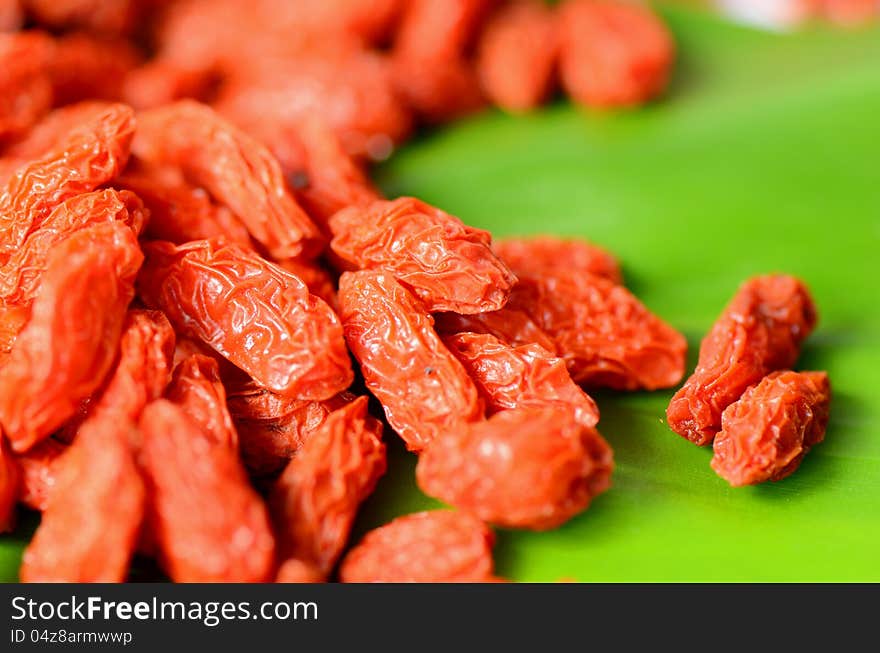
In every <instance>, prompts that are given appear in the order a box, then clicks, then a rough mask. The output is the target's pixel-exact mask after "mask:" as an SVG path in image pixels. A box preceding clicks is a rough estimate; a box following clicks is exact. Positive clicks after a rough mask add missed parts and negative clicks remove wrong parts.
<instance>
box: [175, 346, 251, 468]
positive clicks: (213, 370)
mask: <svg viewBox="0 0 880 653" xmlns="http://www.w3.org/2000/svg"><path fill="white" fill-rule="evenodd" d="M165 397H166V398H168V399H170V400H171V401H173V402H174V403H175V404H177V405H178V406H180V407H181V408H183V409H184V411H185V412H186V414H187V416H188V417H189V418H190V419H191V420H192V421H194V422H195V423H196V424H197V425H198V426H199V427H200V428H201V429H202V432H203V433H204V434H205V435H207V436H208V437H209V438H211V440H212V441H214V442H215V443H217V444H223V445H226V446H228V447H230V448H231V449H233V450H234V451H237V450H238V434H237V433H236V430H235V426H234V425H233V424H232V417H230V415H229V409H228V408H227V407H226V390H225V389H224V388H223V383H222V382H221V381H220V368H219V367H218V365H217V361H215V360H214V359H213V358H208V357H207V356H201V355H199V354H194V355H192V356H190V357H189V358H187V359H185V360H183V361H181V362H180V363H178V364H177V366H176V367H175V368H174V374H173V376H172V377H171V383H170V384H169V386H168V388H167V389H166V391H165Z"/></svg>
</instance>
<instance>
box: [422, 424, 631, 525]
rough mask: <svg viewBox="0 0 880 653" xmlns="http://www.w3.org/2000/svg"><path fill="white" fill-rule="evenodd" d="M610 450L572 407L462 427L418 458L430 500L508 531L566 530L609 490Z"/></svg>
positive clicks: (435, 440) (423, 483)
mask: <svg viewBox="0 0 880 653" xmlns="http://www.w3.org/2000/svg"><path fill="white" fill-rule="evenodd" d="M613 466H614V465H613V462H612V453H611V448H610V447H609V446H608V444H607V443H606V442H605V440H604V439H602V436H600V435H599V433H598V432H597V431H596V430H595V429H594V428H591V427H586V426H584V425H582V424H579V423H578V422H577V421H576V420H575V417H574V414H573V411H571V410H570V409H565V408H559V407H554V408H516V409H512V410H505V411H501V412H499V413H496V414H495V415H493V416H492V417H490V418H489V419H488V420H486V421H483V422H476V423H473V424H461V425H459V426H458V427H457V428H455V429H452V430H450V431H448V432H447V433H445V434H443V435H442V436H438V437H436V438H435V439H434V440H432V441H431V443H430V444H429V445H428V446H427V448H426V449H425V450H424V451H423V452H422V454H421V456H419V462H418V465H417V466H416V481H417V482H418V485H419V487H420V488H421V489H422V491H423V492H425V493H426V494H428V495H430V496H432V497H436V498H437V499H440V500H441V501H443V502H445V503H448V504H450V505H453V506H455V507H456V508H459V509H461V510H464V511H467V512H470V513H471V514H473V515H476V516H477V517H479V518H480V519H482V520H483V521H486V522H489V523H492V524H497V525H498V526H502V527H505V528H528V529H532V530H547V529H550V528H556V527H557V526H560V525H561V524H563V523H565V522H566V521H568V520H569V519H571V518H572V517H574V516H575V515H577V514H578V513H580V512H582V511H583V510H585V509H586V508H587V506H588V505H589V504H590V500H591V499H592V498H593V497H595V496H596V495H597V494H600V493H602V492H604V491H605V490H607V489H608V487H609V486H610V478H611V471H612V469H613Z"/></svg>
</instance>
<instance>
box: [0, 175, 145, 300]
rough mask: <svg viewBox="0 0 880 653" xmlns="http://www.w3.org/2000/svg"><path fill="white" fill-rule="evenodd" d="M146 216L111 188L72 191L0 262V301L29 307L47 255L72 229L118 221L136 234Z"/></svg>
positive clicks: (127, 195) (137, 201) (137, 204)
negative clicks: (79, 192) (81, 192)
mask: <svg viewBox="0 0 880 653" xmlns="http://www.w3.org/2000/svg"><path fill="white" fill-rule="evenodd" d="M146 220H147V213H146V212H145V211H144V206H143V204H142V203H141V201H140V199H138V197H137V196H135V195H134V194H133V193H130V192H128V191H121V192H117V191H115V190H112V189H108V190H101V191H94V192H92V193H83V194H82V195H75V196H74V197H71V198H70V199H67V200H65V201H64V202H62V203H61V204H59V205H58V206H56V207H55V209H53V210H52V212H51V213H50V214H49V215H48V216H47V217H46V219H45V220H44V221H43V223H42V224H41V225H40V227H39V228H38V229H36V230H35V231H32V232H31V233H30V234H29V235H28V236H27V238H26V239H25V241H24V243H23V244H22V246H21V248H20V249H18V250H16V251H14V252H12V255H11V256H10V257H9V259H8V260H7V261H6V264H5V265H3V266H0V305H2V306H3V307H4V308H5V307H8V306H13V305H19V306H26V307H29V306H30V304H31V302H33V300H34V297H35V296H36V293H37V289H38V287H39V283H40V279H41V277H42V275H43V273H44V272H45V270H46V264H47V261H48V258H49V256H50V254H51V252H52V250H53V248H54V247H55V245H57V244H58V243H59V242H61V241H63V240H64V239H65V238H67V237H69V236H70V235H71V234H72V233H74V232H76V231H78V230H80V229H84V228H86V227H91V226H94V225H99V224H108V223H114V222H119V223H122V224H126V225H128V226H129V227H131V229H132V231H133V232H134V233H135V235H138V234H139V233H140V232H141V230H142V229H143V227H144V223H145V222H146Z"/></svg>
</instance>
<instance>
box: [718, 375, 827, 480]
mask: <svg viewBox="0 0 880 653" xmlns="http://www.w3.org/2000/svg"><path fill="white" fill-rule="evenodd" d="M830 402H831V386H830V384H829V382H828V375H827V374H825V372H790V371H784V372H773V373H772V374H768V375H767V376H765V377H764V378H763V379H762V380H761V382H760V383H758V384H757V385H755V386H752V387H751V388H749V389H748V390H746V391H745V393H743V396H742V397H740V399H739V400H738V401H736V402H734V403H732V404H730V406H728V407H727V408H726V409H725V410H724V413H723V415H722V417H721V431H720V432H719V433H718V435H717V436H716V437H715V442H714V445H713V448H714V450H715V455H714V456H713V458H712V469H714V470H715V471H716V472H717V473H718V475H719V476H721V477H722V478H723V479H725V480H726V481H727V482H728V483H730V484H731V485H732V486H734V487H739V486H742V485H754V484H756V483H763V482H764V481H778V480H780V479H783V478H785V477H786V476H788V475H790V474H792V473H793V472H794V471H795V470H796V469H797V468H798V466H800V464H801V460H803V457H804V456H805V455H806V454H807V452H808V451H809V450H810V449H811V448H813V447H814V446H815V445H817V444H819V443H820V442H821V441H822V440H823V439H824V438H825V427H826V425H827V424H828V410H829V405H830Z"/></svg>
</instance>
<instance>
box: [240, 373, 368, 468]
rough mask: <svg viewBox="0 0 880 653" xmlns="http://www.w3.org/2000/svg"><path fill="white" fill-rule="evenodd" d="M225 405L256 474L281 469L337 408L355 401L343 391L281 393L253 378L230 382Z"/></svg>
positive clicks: (244, 455) (243, 454)
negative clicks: (305, 395)
mask: <svg viewBox="0 0 880 653" xmlns="http://www.w3.org/2000/svg"><path fill="white" fill-rule="evenodd" d="M227 389H228V392H227V398H226V405H227V407H228V408H229V413H230V415H231V416H232V420H233V423H234V424H235V428H236V430H237V432H238V437H239V446H240V450H241V459H242V462H244V464H245V466H246V467H247V469H248V471H249V472H250V473H251V474H253V475H254V476H268V475H270V474H273V473H275V472H278V471H280V470H281V469H283V468H284V466H285V465H287V462H288V461H289V460H290V459H291V458H292V457H293V456H294V455H295V454H296V452H297V451H299V449H300V448H301V447H302V446H303V444H304V443H305V442H306V441H307V440H308V439H309V438H310V437H311V436H312V434H313V433H314V432H315V431H317V429H318V428H319V427H320V426H321V425H322V424H323V423H324V420H325V419H327V415H329V414H330V413H331V412H333V411H334V410H338V409H339V408H342V407H343V406H345V405H346V404H348V403H350V402H351V401H353V400H354V395H353V394H351V393H349V392H341V393H340V394H338V395H335V396H333V397H330V399H324V400H321V401H317V400H310V399H300V398H297V397H287V396H284V395H279V394H276V393H274V392H272V391H271V390H267V389H266V388H262V387H260V386H259V385H257V384H256V383H254V382H253V381H244V382H237V383H232V384H228V385H227Z"/></svg>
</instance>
